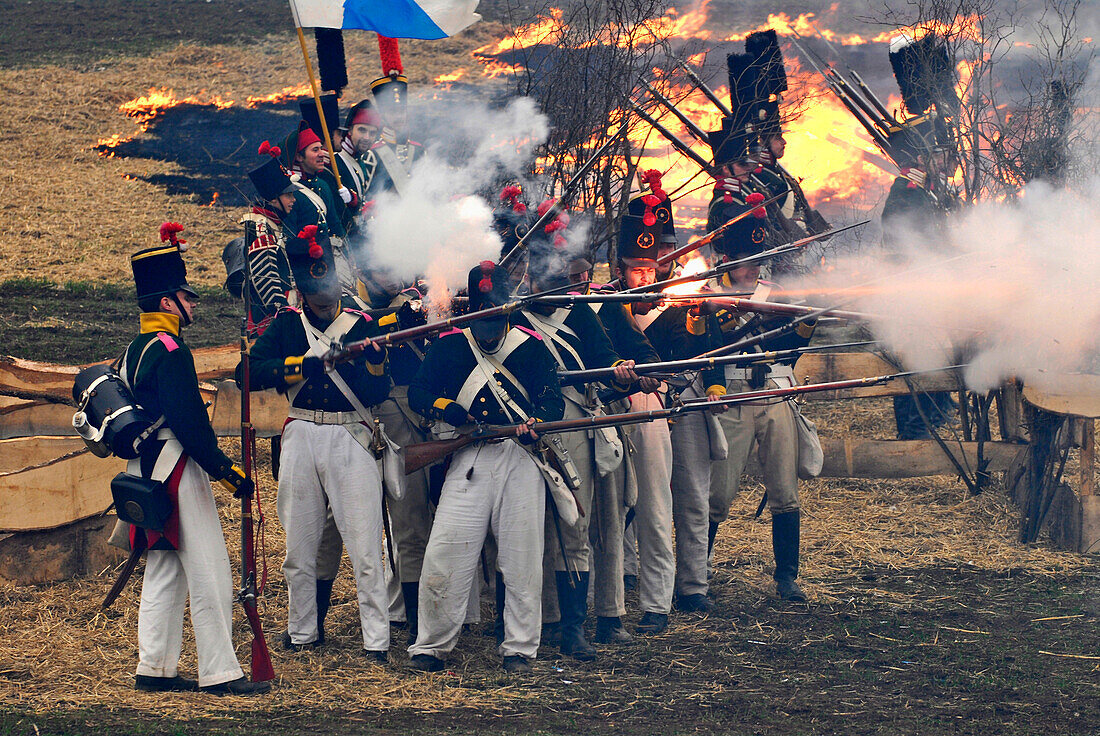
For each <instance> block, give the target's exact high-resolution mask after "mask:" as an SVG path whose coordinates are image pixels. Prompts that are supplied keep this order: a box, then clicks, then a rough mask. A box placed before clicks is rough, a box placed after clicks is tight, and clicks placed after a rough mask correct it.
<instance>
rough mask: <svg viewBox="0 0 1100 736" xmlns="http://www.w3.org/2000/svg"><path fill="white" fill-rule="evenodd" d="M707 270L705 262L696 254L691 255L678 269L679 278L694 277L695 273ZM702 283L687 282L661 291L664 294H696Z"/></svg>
mask: <svg viewBox="0 0 1100 736" xmlns="http://www.w3.org/2000/svg"><path fill="white" fill-rule="evenodd" d="M707 268H708V266H707V261H706V259H705V258H703V257H702V256H701V255H699V254H698V253H692V254H691V256H689V258H688V262H687V263H685V264H684V266H683V268H681V269H680V273H679V275H680V276H694V275H695V274H697V273H702V272H703V271H706V270H707ZM701 284H702V282H700V281H689V282H687V283H685V284H674V285H673V286H668V287H665V288H664V289H662V290H661V291H663V292H664V293H665V294H696V293H698V292H699V288H700V286H701Z"/></svg>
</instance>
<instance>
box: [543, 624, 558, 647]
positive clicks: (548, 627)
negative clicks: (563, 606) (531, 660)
mask: <svg viewBox="0 0 1100 736" xmlns="http://www.w3.org/2000/svg"><path fill="white" fill-rule="evenodd" d="M539 642H540V643H541V644H542V645H543V646H548V647H560V646H561V624H560V623H559V622H557V621H554V622H553V623H549V624H543V625H542V633H541V634H540V635H539Z"/></svg>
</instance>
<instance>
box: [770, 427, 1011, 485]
mask: <svg viewBox="0 0 1100 736" xmlns="http://www.w3.org/2000/svg"><path fill="white" fill-rule="evenodd" d="M948 445H949V446H950V447H951V448H952V451H953V452H954V453H955V456H956V457H960V454H959V445H958V443H954V442H951V443H948ZM963 446H964V448H965V453H966V458H967V462H968V463H970V467H971V468H976V467H977V465H978V443H977V442H964V443H963ZM821 449H822V450H823V451H824V453H825V466H824V468H823V469H822V471H821V477H822V478H922V477H925V476H929V475H956V472H955V468H954V466H953V465H952V464H951V461H950V460H949V459H948V458H947V456H946V455H944V454H943V450H941V449H940V447H939V445H937V444H936V443H935V442H934V441H932V440H872V439H863V438H860V437H845V438H840V437H822V438H821ZM1026 449H1027V446H1026V445H1019V444H1013V443H1008V442H987V443H985V448H984V454H985V457H986V458H987V459H988V460H989V466H988V468H987V470H988V471H989V472H999V471H1003V470H1007V469H1008V467H1009V465H1011V463H1012V461H1013V459H1015V457H1016V456H1017V455H1018V454H1019V453H1020V452H1021V451H1023V450H1026ZM755 461H756V453H755V452H754V453H753V454H752V464H751V465H750V467H749V470H748V472H749V474H750V475H756V476H759V475H760V468H759V466H757V465H756V462H755Z"/></svg>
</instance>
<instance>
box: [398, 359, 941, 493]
mask: <svg viewBox="0 0 1100 736" xmlns="http://www.w3.org/2000/svg"><path fill="white" fill-rule="evenodd" d="M958 367H961V366H949V368H958ZM949 368H939V369H936V370H948V369H949ZM929 372H934V371H907V372H904V373H891V374H889V375H884V376H872V377H870V378H852V379H847V380H844V381H830V382H828V383H811V384H806V385H805V386H791V387H784V388H772V389H762V390H759V391H746V392H744V393H738V394H729V395H726V396H722V397H721V398H718V399H716V400H711V399H700V400H698V401H694V400H693V401H690V402H683V403H679V404H676V405H674V406H670V407H667V408H664V409H650V410H647V411H639V412H625V413H622V414H604V415H598V416H586V417H581V418H579V419H562V420H559V421H554V422H539V423H537V424H535V425H534V427H533V429H534V430H535V432H536V433H538V434H540V435H544V434H557V433H560V432H576V431H580V430H588V429H595V428H598V427H620V426H624V425H627V424H640V423H642V422H652V421H656V420H659V419H669V418H672V417H676V416H679V415H681V414H687V413H690V412H693V411H704V410H707V409H718V408H722V407H727V406H733V405H735V404H744V403H748V402H752V401H760V400H762V399H779V398H788V397H794V396H799V395H801V394H807V393H813V392H817V391H840V390H843V389H848V388H860V387H863V386H873V385H875V384H879V383H885V382H886V381H891V380H893V379H895V378H901V377H904V376H910V375H916V374H918V373H929ZM520 426H524V425H518V424H506V425H476V427H475V429H474V430H473V431H472V432H470V433H468V434H460V435H459V436H458V437H455V438H453V439H448V440H433V441H429V442H418V443H415V444H411V445H405V447H404V448H403V449H402V452H403V453H404V455H405V472H406V473H413V472H416V471H417V470H420V469H421V468H424V467H427V466H428V465H431V464H432V463H434V462H437V461H439V460H441V459H443V458H444V457H446V456H447V455H450V454H451V453H453V452H457V451H458V450H461V449H462V448H463V447H466V446H467V445H471V444H473V443H475V442H484V441H489V440H495V439H504V438H507V437H515V436H516V431H517V429H518V428H519V427H520Z"/></svg>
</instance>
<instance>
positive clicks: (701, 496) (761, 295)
mask: <svg viewBox="0 0 1100 736" xmlns="http://www.w3.org/2000/svg"><path fill="white" fill-rule="evenodd" d="M753 138H754V135H753V133H752V131H751V129H749V130H746V131H745V132H744V133H741V132H740V131H738V132H735V133H733V134H731V135H730V136H729V137H728V138H727V139H726V140H724V141H722V142H721V144H720V145H719V147H718V148H717V149H716V150H715V158H716V161H718V160H721V161H723V162H731V164H732V165H733V167H734V170H735V171H736V170H737V168H736V164H737V161H739V160H745V159H747V157H748V155H749V147H750V146H751V145H752V141H753ZM720 196H721V195H717V196H716V200H718V198H719V197H720ZM757 196H760V195H757ZM746 199H748V198H746ZM741 201H742V204H740V205H739V207H740V208H741V209H740V210H738V209H737V208H736V207H735V206H734V205H732V204H731V203H728V202H724V201H720V202H719V204H718V206H717V207H716V208H713V209H712V212H713V211H714V210H715V209H718V210H719V211H721V215H720V217H719V218H717V219H719V220H722V221H725V220H728V219H729V218H731V217H733V216H735V215H737V214H739V211H743V210H745V209H751V208H752V207H753V205H754V204H759V201H761V200H756V201H755V202H754V201H752V200H749V201H748V203H747V204H746V203H745V200H744V199H743V200H741ZM712 207H713V205H712ZM753 215H754V216H751V217H748V218H745V219H744V220H741V221H740V222H739V223H738V224H737V225H735V226H733V227H731V228H729V229H728V230H727V231H726V232H725V233H724V234H723V237H722V240H721V242H720V243H719V245H718V246H717V250H718V252H719V255H720V262H725V261H731V260H736V259H740V258H744V257H747V256H750V255H754V254H756V253H759V252H761V251H762V250H763V249H764V242H765V240H766V236H765V234H764V227H765V221H766V212H765V211H764V209H763V208H762V207H758V208H756V209H755V210H754V213H753ZM759 277H760V267H759V265H750V266H745V267H743V268H739V269H735V270H734V271H732V272H731V273H730V274H726V275H723V276H722V278H721V279H720V280H719V281H718V283H716V284H715V287H716V288H717V289H718V290H719V291H735V292H736V291H744V290H752V291H753V294H752V299H753V300H756V301H765V300H767V298H768V295H769V293H770V292H771V291H772V290H773V289H774V288H775V285H774V284H771V283H769V282H764V281H761V280H760V278H759ZM706 311H709V310H704V315H705V312H706ZM704 315H700V316H699V317H698V319H697V321H696V324H695V325H694V326H693V327H692V331H693V332H695V333H698V332H700V331H701V330H702V329H704V325H705V333H706V335H707V337H708V341H709V347H710V348H716V347H719V346H721V345H727V344H732V343H733V342H735V341H737V340H740V339H741V338H743V337H748V336H751V335H754V334H756V333H757V332H761V331H764V330H767V329H770V328H773V327H777V326H779V324H781V323H782V322H785V321H788V320H787V319H785V318H782V319H779V320H768V319H764V318H763V316H762V315H754V314H752V313H735V312H730V311H728V310H724V309H719V310H717V312H716V313H714V314H710V315H706V316H704ZM813 330H814V324H813V323H805V324H802V325H800V326H799V327H798V329H797V331H796V332H792V333H790V334H788V335H786V336H782V337H779V338H777V339H776V340H774V341H772V342H768V343H765V344H764V345H762V346H757V347H755V348H752V349H751V350H754V351H760V350H781V349H786V348H793V347H802V346H804V345H806V344H808V343H809V341H810V338H811V337H812V335H813ZM792 366H793V363H792V364H785V363H780V364H772V365H768V364H758V365H754V366H750V367H747V368H741V367H734V366H727V367H726V368H725V369H721V368H719V369H713V370H710V371H707V372H705V373H704V374H703V385H704V386H705V387H706V389H705V390H706V395H707V396H710V397H720V396H724V395H726V394H727V393H728V394H733V393H741V392H745V391H750V390H755V389H762V388H765V387H770V388H776V387H788V386H792V385H794V372H793V370H792ZM797 411H798V409H797V407H796V405H795V404H794V402H793V401H789V400H773V401H761V402H756V403H752V404H745V405H738V406H734V407H731V408H729V410H728V411H724V412H722V413H720V414H718V421H719V424H720V425H721V428H722V431H723V433H724V435H725V439H726V444H727V446H728V452H727V457H726V459H725V460H724V461H721V462H715V463H714V464H713V465H707V464H699V463H697V462H695V461H694V460H693V459H692V458H690V457H685V458H684V462H685V467H688V468H691V469H692V470H693V472H692V477H691V479H690V481H689V482H688V483H686V484H685V486H689V487H691V488H694V489H695V490H696V491H697V492H696V493H694V494H689V493H688V492H687V490H686V489H685V495H684V503H692V504H693V506H694V507H695V508H694V509H693V512H694V513H692V518H701V517H702V513H701V512H702V510H703V509H705V508H707V507H708V506H709V520H710V523H709V528H704V527H703V526H702V524H701V523H699V524H696V525H692V526H691V527H687V526H685V528H684V533H685V537H686V538H688V537H690V539H691V540H692V542H691V545H690V548H691V550H692V551H691V553H690V554H685V555H684V559H682V560H681V561H680V565H679V567H678V578H677V589H678V591H680V592H681V595H694V596H697V595H700V594H702V595H705V594H706V592H707V590H708V584H707V556H708V551H709V549H710V548H712V547H713V543H714V538H715V535H716V534H717V531H718V525H719V524H720V523H721V522H722V521H724V520H725V519H726V518H727V517H728V516H729V509H730V504H731V503H732V501H733V498H734V497H735V496H736V495H737V493H738V491H739V490H740V484H741V475H742V473H743V471H744V469H745V465H746V463H747V461H748V457H749V452H750V451H751V449H752V448H753V447H754V445H755V446H756V447H757V448H758V450H757V453H758V455H759V458H760V464H761V466H762V467H763V472H764V487H765V489H766V492H767V499H768V508H769V509H770V511H771V514H772V547H773V552H774V554H775V573H774V578H775V581H776V588H777V591H778V594H779V595H780V596H781V597H782V598H784V599H786V600H794V601H804V600H805V596H804V595H803V593H802V591H801V589H800V588H799V586H798V584H797V583H796V582H795V578H797V576H798V560H799V530H800V513H799V499H798V439H797V432H796V427H795V421H796V416H795V412H797ZM685 454H686V448H685ZM696 455H697V456H698V457H700V458H702V457H705V455H706V453H705V451H703V450H702V449H700V450H699V451H698V452H697V453H696ZM708 471H709V472H708ZM708 475H709V477H708ZM708 481H709V488H710V491H709V493H706V492H704V491H703V489H704V488H705V487H706V486H707V484H708ZM677 532H678V533H680V529H679V528H678V529H677ZM704 533H707V535H708V538H704V537H703V534H704ZM685 551H686V550H685Z"/></svg>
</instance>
